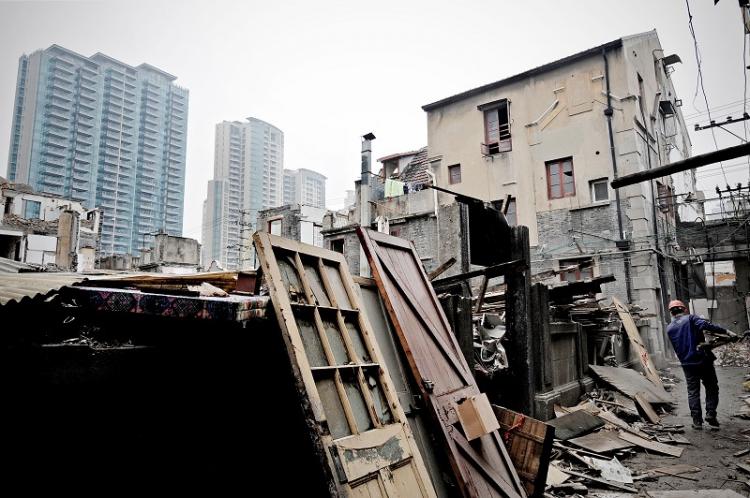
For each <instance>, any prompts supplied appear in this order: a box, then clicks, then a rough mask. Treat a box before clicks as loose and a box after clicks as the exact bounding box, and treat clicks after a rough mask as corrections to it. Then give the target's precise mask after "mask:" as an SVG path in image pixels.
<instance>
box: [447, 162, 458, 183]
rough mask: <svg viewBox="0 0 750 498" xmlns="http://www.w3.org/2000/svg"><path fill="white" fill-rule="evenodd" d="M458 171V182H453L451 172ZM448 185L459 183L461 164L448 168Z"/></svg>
mask: <svg viewBox="0 0 750 498" xmlns="http://www.w3.org/2000/svg"><path fill="white" fill-rule="evenodd" d="M454 171H458V181H453V172H454ZM448 183H449V184H450V185H456V184H459V183H461V164H460V163H458V164H451V165H450V166H448Z"/></svg>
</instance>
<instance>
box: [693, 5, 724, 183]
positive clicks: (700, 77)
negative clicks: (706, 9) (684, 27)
mask: <svg viewBox="0 0 750 498" xmlns="http://www.w3.org/2000/svg"><path fill="white" fill-rule="evenodd" d="M685 5H686V6H687V13H688V28H689V30H690V35H691V36H692V37H693V47H694V48H695V63H696V64H697V66H698V80H697V84H696V89H695V95H696V96H697V95H698V86H700V89H701V92H702V93H703V101H704V102H705V103H706V112H707V113H708V120H709V121H713V118H712V117H711V106H710V105H709V104H708V96H707V95H706V88H705V86H704V85H703V69H702V68H701V57H700V51H699V50H698V38H697V37H696V36H695V27H694V26H693V14H692V13H691V12H690V0H685ZM693 101H695V98H693ZM711 136H712V137H713V139H714V146H715V147H716V150H719V143H718V142H717V141H716V132H715V130H714V129H713V128H711ZM719 166H720V167H721V169H722V173H723V174H724V181H725V182H727V183H729V180H727V178H726V176H727V175H726V173H724V165H723V164H722V163H721V161H720V162H719Z"/></svg>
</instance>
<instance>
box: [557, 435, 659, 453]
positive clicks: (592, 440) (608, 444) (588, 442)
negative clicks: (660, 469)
mask: <svg viewBox="0 0 750 498" xmlns="http://www.w3.org/2000/svg"><path fill="white" fill-rule="evenodd" d="M633 437H638V436H634V435H633ZM639 439H641V438H639ZM644 441H645V439H644ZM569 442H570V443H571V444H574V445H576V446H580V447H581V448H584V449H586V450H589V451H591V452H594V453H606V452H608V451H614V450H622V449H625V448H632V447H633V443H630V442H629V441H626V440H624V439H622V438H620V437H618V434H617V432H615V431H607V430H601V431H599V432H594V433H593V434H587V435H585V436H581V437H577V438H573V439H570V440H569Z"/></svg>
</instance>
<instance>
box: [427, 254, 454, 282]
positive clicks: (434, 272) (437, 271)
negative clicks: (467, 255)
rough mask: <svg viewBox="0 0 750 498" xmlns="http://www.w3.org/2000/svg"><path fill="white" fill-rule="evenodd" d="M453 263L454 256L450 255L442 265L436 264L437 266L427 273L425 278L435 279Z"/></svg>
mask: <svg viewBox="0 0 750 498" xmlns="http://www.w3.org/2000/svg"><path fill="white" fill-rule="evenodd" d="M454 264H456V258H455V257H453V256H451V258H450V259H449V260H448V261H446V262H445V263H443V264H442V265H440V266H438V267H437V268H435V269H434V270H432V271H431V272H430V273H428V274H427V278H429V279H430V280H435V279H436V278H438V277H439V276H440V275H442V274H443V273H445V272H446V271H447V270H448V268H450V267H451V266H453V265H454Z"/></svg>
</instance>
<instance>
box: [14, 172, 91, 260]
mask: <svg viewBox="0 0 750 498" xmlns="http://www.w3.org/2000/svg"><path fill="white" fill-rule="evenodd" d="M0 202H1V203H2V205H1V207H0V257H4V258H8V259H12V260H14V261H21V262H24V263H29V264H34V265H39V266H48V265H54V266H55V267H57V268H60V269H64V270H67V271H79V272H84V271H91V270H93V269H94V267H95V263H96V255H97V247H98V243H99V234H100V231H101V226H100V222H101V212H100V211H99V210H98V209H86V208H85V207H84V206H82V205H81V203H80V202H77V201H73V200H70V199H63V198H61V197H56V196H53V195H50V194H41V193H38V192H34V191H33V190H32V189H31V188H30V187H29V186H27V185H22V184H15V183H2V182H1V181H0Z"/></svg>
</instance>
